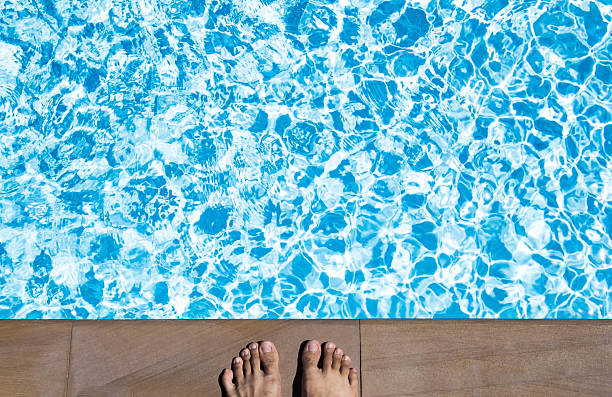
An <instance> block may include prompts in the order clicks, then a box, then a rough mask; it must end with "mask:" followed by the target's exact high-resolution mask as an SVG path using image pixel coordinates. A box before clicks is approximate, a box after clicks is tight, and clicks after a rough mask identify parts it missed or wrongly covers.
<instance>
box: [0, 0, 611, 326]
mask: <svg viewBox="0 0 612 397" xmlns="http://www.w3.org/2000/svg"><path fill="white" fill-rule="evenodd" d="M0 3H1V6H0V317H1V318H77V319H83V318H277V317H278V318H371V317H379V318H385V317H390V318H404V317H423V318H430V317H471V318H565V317H568V318H612V299H611V298H612V294H611V288H612V259H611V257H612V242H611V239H612V167H611V156H612V121H611V111H612V107H611V102H612V90H611V87H610V83H611V82H612V40H611V39H610V34H611V32H610V26H611V24H610V19H611V16H612V4H611V3H610V2H609V1H607V0H601V1H508V0H492V1H478V0H474V1H469V0H454V1H450V0H437V1H435V0H432V1H426V0H421V1H410V0H389V1H382V2H381V1H365V0H363V1H361V0H341V1H325V0H319V1H308V0H286V1H282V0H278V1H275V0H235V1H223V0H212V1H211V0H206V1H203V0H191V1H183V0H89V1H76V0H61V1H51V0H33V1H30V2H25V1H19V0H2V1H0Z"/></svg>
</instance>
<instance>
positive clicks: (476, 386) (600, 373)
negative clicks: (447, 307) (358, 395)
mask: <svg viewBox="0 0 612 397" xmlns="http://www.w3.org/2000/svg"><path fill="white" fill-rule="evenodd" d="M361 348H362V363H361V365H362V370H361V371H362V377H363V381H362V390H363V395H364V396H367V397H382V396H453V397H455V396H459V397H460V396H513V397H514V396H530V397H531V396H555V397H564V396H567V397H570V396H572V397H574V396H607V397H609V396H611V395H612V322H611V321H605V320H603V321H591V320H577V321H573V320H571V321H568V320H559V321H557V320H545V321H533V320H362V321H361Z"/></svg>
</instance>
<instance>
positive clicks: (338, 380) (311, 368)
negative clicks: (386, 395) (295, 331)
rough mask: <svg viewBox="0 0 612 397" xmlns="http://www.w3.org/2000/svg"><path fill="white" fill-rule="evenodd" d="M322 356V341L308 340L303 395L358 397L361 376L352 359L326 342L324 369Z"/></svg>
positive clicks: (309, 396) (305, 396)
mask: <svg viewBox="0 0 612 397" xmlns="http://www.w3.org/2000/svg"><path fill="white" fill-rule="evenodd" d="M320 358H321V344H320V343H319V341H316V340H311V341H308V343H306V345H305V346H304V349H303V350H302V366H303V374H302V397H358V396H359V375H358V374H357V370H356V369H354V368H351V358H350V357H349V356H347V355H346V354H344V352H343V351H342V349H340V348H339V347H336V345H335V344H334V343H333V342H326V343H325V348H324V349H323V366H322V368H319V367H318V365H317V364H318V362H319V359H320Z"/></svg>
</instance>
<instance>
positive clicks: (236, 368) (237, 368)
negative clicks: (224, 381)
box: [232, 357, 244, 383]
mask: <svg viewBox="0 0 612 397" xmlns="http://www.w3.org/2000/svg"><path fill="white" fill-rule="evenodd" d="M232 372H234V379H236V382H237V383H240V382H242V380H243V379H244V369H242V359H241V358H240V357H234V359H233V360H232Z"/></svg>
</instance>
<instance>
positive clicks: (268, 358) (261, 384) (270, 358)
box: [221, 341, 281, 397]
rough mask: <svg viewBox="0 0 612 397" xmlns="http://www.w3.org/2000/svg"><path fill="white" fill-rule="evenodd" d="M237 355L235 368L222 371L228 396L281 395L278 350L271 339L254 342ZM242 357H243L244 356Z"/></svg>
mask: <svg viewBox="0 0 612 397" xmlns="http://www.w3.org/2000/svg"><path fill="white" fill-rule="evenodd" d="M248 347H249V348H248V349H247V348H244V349H242V350H241V351H240V357H234V359H233V360H232V368H231V369H229V368H225V369H224V370H223V373H222V374H221V391H222V392H223V396H227V397H281V381H280V372H279V370H278V352H277V351H276V347H275V346H274V344H273V343H272V342H269V341H264V342H261V344H259V345H258V344H257V343H255V342H253V343H251V344H250V345H249V346H248ZM241 357H242V358H241Z"/></svg>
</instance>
